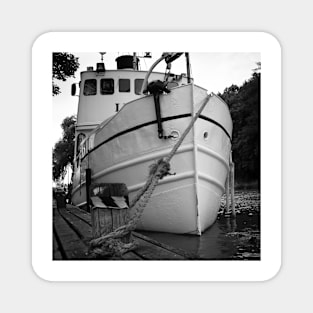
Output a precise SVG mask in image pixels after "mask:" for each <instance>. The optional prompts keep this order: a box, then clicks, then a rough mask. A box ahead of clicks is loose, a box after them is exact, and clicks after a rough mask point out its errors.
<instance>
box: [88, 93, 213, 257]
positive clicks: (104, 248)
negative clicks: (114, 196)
mask: <svg viewBox="0 0 313 313" xmlns="http://www.w3.org/2000/svg"><path fill="white" fill-rule="evenodd" d="M211 96H212V95H211V94H210V95H208V96H207V97H206V98H204V100H203V103H202V105H201V107H200V109H199V110H198V112H197V113H196V114H195V115H194V117H193V118H192V120H191V121H190V123H189V125H188V127H187V128H186V129H185V131H184V133H183V134H182V136H181V137H180V138H179V140H178V141H177V142H176V144H175V145H174V147H173V149H172V150H171V152H170V153H169V154H168V155H167V156H166V157H164V158H161V159H159V160H158V161H157V162H156V163H153V164H151V165H150V167H149V168H150V171H149V177H148V179H147V181H146V183H145V185H144V186H143V187H142V188H141V189H140V190H139V191H138V192H137V194H136V196H135V198H134V199H133V200H132V201H131V203H130V208H131V209H132V210H133V214H132V216H131V217H130V218H129V219H128V221H127V223H126V224H125V225H123V226H120V227H118V228H117V229H115V230H114V231H113V232H111V233H109V234H106V235H103V236H101V237H99V238H95V239H92V240H91V241H90V243H89V253H90V255H91V256H93V257H94V256H99V255H101V256H121V255H122V254H124V253H126V252H128V251H130V250H133V249H135V248H136V246H137V244H136V242H134V241H132V242H130V243H125V242H123V241H122V240H121V238H123V237H125V236H126V235H128V234H130V232H131V231H133V230H135V228H136V225H137V222H138V221H139V219H140V217H141V215H142V213H143V211H144V208H145V207H146V206H147V204H148V202H149V199H150V198H151V195H152V193H153V191H154V189H155V187H156V186H157V184H158V182H159V180H160V179H162V178H163V177H165V176H167V175H170V172H169V171H170V160H171V159H172V158H173V156H174V155H175V153H176V152H177V150H178V148H179V147H180V146H181V144H182V142H183V141H184V139H185V137H186V136H187V134H188V133H189V131H190V130H191V128H192V127H193V125H194V123H195V122H196V120H197V119H198V117H199V116H200V114H201V112H202V111H203V109H204V108H205V106H206V105H207V103H208V102H209V100H210V98H211Z"/></svg>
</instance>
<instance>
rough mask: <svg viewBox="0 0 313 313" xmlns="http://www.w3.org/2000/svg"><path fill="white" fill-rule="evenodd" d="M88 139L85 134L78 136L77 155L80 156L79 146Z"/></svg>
mask: <svg viewBox="0 0 313 313" xmlns="http://www.w3.org/2000/svg"><path fill="white" fill-rule="evenodd" d="M85 138H86V135H85V134H83V133H80V134H79V135H78V136H77V139H76V140H77V144H76V155H77V156H78V154H79V146H80V144H81V143H82V141H83V140H84V139H85Z"/></svg>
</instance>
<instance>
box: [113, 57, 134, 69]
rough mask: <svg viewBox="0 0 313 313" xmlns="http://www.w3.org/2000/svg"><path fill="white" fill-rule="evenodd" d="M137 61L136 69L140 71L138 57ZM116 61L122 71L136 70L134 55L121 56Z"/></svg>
mask: <svg viewBox="0 0 313 313" xmlns="http://www.w3.org/2000/svg"><path fill="white" fill-rule="evenodd" d="M135 60H136V61H135V62H136V64H135V66H136V68H135V69H136V70H138V63H139V59H138V57H136V59H135ZM115 61H116V64H117V69H118V70H122V69H126V68H130V69H134V56H132V55H121V56H119V57H118V58H116V59H115Z"/></svg>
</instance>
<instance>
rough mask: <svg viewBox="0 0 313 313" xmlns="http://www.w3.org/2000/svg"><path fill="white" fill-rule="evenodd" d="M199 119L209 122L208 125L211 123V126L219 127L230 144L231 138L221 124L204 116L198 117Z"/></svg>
mask: <svg viewBox="0 0 313 313" xmlns="http://www.w3.org/2000/svg"><path fill="white" fill-rule="evenodd" d="M199 118H201V119H203V120H205V121H208V122H210V123H213V124H215V125H216V126H218V127H220V128H221V129H222V130H223V131H224V133H225V134H226V135H227V137H228V138H229V140H230V142H231V136H230V135H229V133H228V131H227V130H226V129H225V128H224V126H223V125H221V124H220V123H218V122H217V121H215V120H212V119H211V118H209V117H207V116H205V115H200V116H199Z"/></svg>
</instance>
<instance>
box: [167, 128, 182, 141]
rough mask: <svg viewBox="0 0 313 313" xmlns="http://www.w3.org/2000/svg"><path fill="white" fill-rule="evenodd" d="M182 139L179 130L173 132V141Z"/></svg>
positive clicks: (171, 135)
mask: <svg viewBox="0 0 313 313" xmlns="http://www.w3.org/2000/svg"><path fill="white" fill-rule="evenodd" d="M179 137H180V133H179V131H178V130H172V131H171V133H170V135H169V138H171V139H172V140H177V139H178V138H179Z"/></svg>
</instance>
